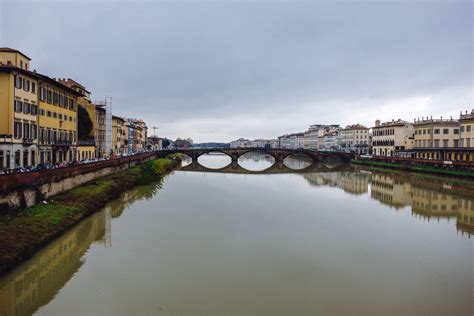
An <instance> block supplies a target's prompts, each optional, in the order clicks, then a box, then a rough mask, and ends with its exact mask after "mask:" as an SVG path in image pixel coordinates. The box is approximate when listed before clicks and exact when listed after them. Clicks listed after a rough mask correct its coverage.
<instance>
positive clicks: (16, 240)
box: [0, 155, 181, 274]
mask: <svg viewBox="0 0 474 316" xmlns="http://www.w3.org/2000/svg"><path fill="white" fill-rule="evenodd" d="M180 163H181V159H180V157H179V156H177V155H172V156H167V157H166V158H158V159H154V160H150V161H146V162H143V163H141V164H139V165H137V166H135V167H133V168H130V169H128V170H125V171H120V172H117V173H114V174H112V175H109V176H106V177H103V178H99V179H96V180H94V181H91V182H88V183H86V184H84V185H81V186H79V187H77V188H74V189H72V190H69V191H67V192H64V193H61V194H58V195H55V196H53V197H51V198H50V199H49V200H48V201H46V202H44V203H41V204H38V205H35V206H32V207H29V208H27V209H24V210H22V211H20V212H15V213H13V212H12V213H9V214H6V215H5V216H2V217H1V218H0V274H2V273H3V272H5V271H7V270H8V269H10V268H12V267H14V266H15V265H17V264H19V263H20V262H22V261H24V260H26V259H28V258H30V257H31V256H32V255H33V254H34V253H35V252H36V251H37V250H38V249H39V248H41V247H42V246H44V245H46V244H47V243H48V242H50V241H51V240H53V239H54V238H56V237H58V236H59V235H61V234H62V233H64V232H65V231H67V230H68V229H69V228H71V227H72V226H74V225H75V224H76V223H78V222H80V221H81V220H82V219H83V218H85V217H86V216H88V215H90V214H92V213H94V212H96V211H98V210H99V209H100V208H102V207H103V206H104V205H105V204H106V203H107V202H109V201H111V200H113V199H115V198H117V197H119V196H120V194H121V193H123V192H124V191H126V190H129V189H131V188H132V187H134V186H137V185H144V184H148V183H151V182H153V181H157V180H161V179H162V178H163V177H164V176H165V175H167V174H168V173H170V172H171V171H172V170H174V169H176V168H177V167H178V166H179V165H180Z"/></svg>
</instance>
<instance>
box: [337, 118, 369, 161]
mask: <svg viewBox="0 0 474 316" xmlns="http://www.w3.org/2000/svg"><path fill="white" fill-rule="evenodd" d="M340 134H341V147H342V148H341V149H342V150H343V151H348V152H354V153H356V154H359V155H364V154H368V153H369V152H370V142H369V129H368V128H367V127H365V126H363V125H361V124H354V125H349V126H346V128H344V129H343V130H341V131H340Z"/></svg>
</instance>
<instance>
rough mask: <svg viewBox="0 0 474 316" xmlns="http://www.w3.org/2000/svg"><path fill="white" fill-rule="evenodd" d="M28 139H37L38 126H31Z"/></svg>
mask: <svg viewBox="0 0 474 316" xmlns="http://www.w3.org/2000/svg"><path fill="white" fill-rule="evenodd" d="M30 137H31V138H32V139H36V138H37V137H38V126H37V125H36V124H31V134H30Z"/></svg>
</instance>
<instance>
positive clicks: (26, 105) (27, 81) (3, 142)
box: [0, 48, 39, 169]
mask: <svg viewBox="0 0 474 316" xmlns="http://www.w3.org/2000/svg"><path fill="white" fill-rule="evenodd" d="M30 60H31V59H30V58H29V57H28V56H26V55H25V54H23V53H21V52H20V51H17V50H14V49H11V48H0V113H1V115H0V169H14V168H15V167H20V166H21V167H26V166H32V165H35V164H36V163H37V161H38V159H37V157H38V147H37V139H38V78H39V76H38V74H36V73H35V72H31V71H30V70H29V64H30Z"/></svg>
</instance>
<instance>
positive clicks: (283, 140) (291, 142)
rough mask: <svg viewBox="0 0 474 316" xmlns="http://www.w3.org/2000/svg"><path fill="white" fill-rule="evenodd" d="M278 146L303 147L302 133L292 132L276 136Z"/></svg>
mask: <svg viewBox="0 0 474 316" xmlns="http://www.w3.org/2000/svg"><path fill="white" fill-rule="evenodd" d="M278 144H279V147H280V148H284V149H303V147H304V133H293V134H288V135H283V136H280V137H278Z"/></svg>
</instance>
